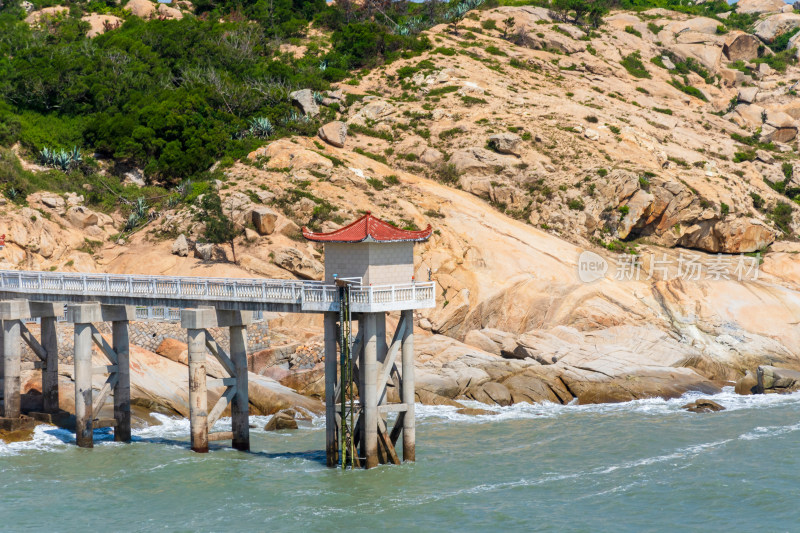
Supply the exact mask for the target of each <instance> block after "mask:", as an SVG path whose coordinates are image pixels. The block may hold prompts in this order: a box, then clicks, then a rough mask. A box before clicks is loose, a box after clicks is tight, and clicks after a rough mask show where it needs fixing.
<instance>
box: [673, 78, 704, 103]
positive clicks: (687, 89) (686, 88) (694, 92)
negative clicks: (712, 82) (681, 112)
mask: <svg viewBox="0 0 800 533" xmlns="http://www.w3.org/2000/svg"><path fill="white" fill-rule="evenodd" d="M668 83H669V84H670V85H672V86H673V87H675V88H676V89H678V90H679V91H681V92H683V93H686V94H688V95H689V96H693V97H695V98H698V99H700V100H702V101H704V102H707V101H708V99H707V98H706V95H704V94H703V93H702V91H700V89H698V88H697V87H693V86H691V85H684V84H682V83H681V82H680V81H678V80H676V79H672V80H670V81H669V82H668Z"/></svg>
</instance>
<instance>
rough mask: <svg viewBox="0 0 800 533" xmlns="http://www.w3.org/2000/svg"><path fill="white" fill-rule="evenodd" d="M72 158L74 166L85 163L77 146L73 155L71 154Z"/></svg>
mask: <svg viewBox="0 0 800 533" xmlns="http://www.w3.org/2000/svg"><path fill="white" fill-rule="evenodd" d="M70 157H71V158H72V163H73V164H78V163H81V162H82V161H83V156H82V155H81V151H80V150H78V147H77V146H73V147H72V153H71V154H70Z"/></svg>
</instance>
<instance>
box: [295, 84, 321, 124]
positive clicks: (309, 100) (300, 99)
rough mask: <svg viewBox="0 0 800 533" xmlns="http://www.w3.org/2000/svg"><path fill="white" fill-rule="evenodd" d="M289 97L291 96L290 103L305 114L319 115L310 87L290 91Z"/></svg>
mask: <svg viewBox="0 0 800 533" xmlns="http://www.w3.org/2000/svg"><path fill="white" fill-rule="evenodd" d="M289 98H291V99H292V103H294V104H296V105H297V106H299V107H300V109H302V110H303V113H305V114H306V115H309V116H312V117H316V116H317V115H319V106H318V105H317V102H316V100H314V92H313V91H312V90H311V89H301V90H299V91H294V92H291V93H289Z"/></svg>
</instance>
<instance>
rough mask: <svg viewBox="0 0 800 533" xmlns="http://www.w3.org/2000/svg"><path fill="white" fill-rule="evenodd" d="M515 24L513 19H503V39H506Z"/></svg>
mask: <svg viewBox="0 0 800 533" xmlns="http://www.w3.org/2000/svg"><path fill="white" fill-rule="evenodd" d="M515 23H516V20H515V19H514V17H508V18H506V19H503V39H506V38H507V36H508V34H509V32H511V30H513V29H514V25H515Z"/></svg>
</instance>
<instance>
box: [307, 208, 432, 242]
mask: <svg viewBox="0 0 800 533" xmlns="http://www.w3.org/2000/svg"><path fill="white" fill-rule="evenodd" d="M430 236H431V225H430V224H428V227H427V228H425V229H424V230H422V231H408V230H404V229H400V228H396V227H394V226H392V225H391V224H389V223H388V222H384V221H383V220H381V219H379V218H376V217H374V216H372V213H370V212H369V211H368V212H367V214H366V215H364V216H363V217H361V218H359V219H358V220H356V221H355V222H352V223H350V224H348V225H347V226H344V227H343V228H339V229H337V230H336V231H331V232H330V233H314V232H313V231H311V230H309V229H308V228H306V227H304V228H303V237H305V238H306V239H308V240H310V241H316V242H409V241H410V242H421V241H426V240H428V237H430Z"/></svg>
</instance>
